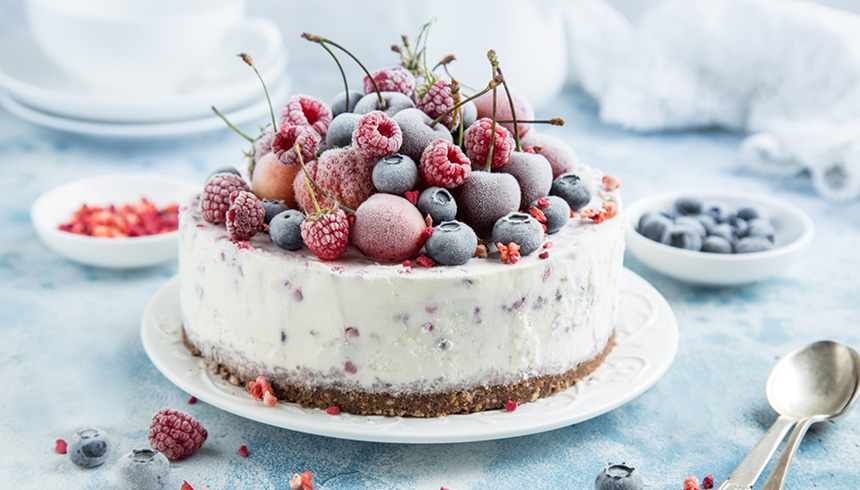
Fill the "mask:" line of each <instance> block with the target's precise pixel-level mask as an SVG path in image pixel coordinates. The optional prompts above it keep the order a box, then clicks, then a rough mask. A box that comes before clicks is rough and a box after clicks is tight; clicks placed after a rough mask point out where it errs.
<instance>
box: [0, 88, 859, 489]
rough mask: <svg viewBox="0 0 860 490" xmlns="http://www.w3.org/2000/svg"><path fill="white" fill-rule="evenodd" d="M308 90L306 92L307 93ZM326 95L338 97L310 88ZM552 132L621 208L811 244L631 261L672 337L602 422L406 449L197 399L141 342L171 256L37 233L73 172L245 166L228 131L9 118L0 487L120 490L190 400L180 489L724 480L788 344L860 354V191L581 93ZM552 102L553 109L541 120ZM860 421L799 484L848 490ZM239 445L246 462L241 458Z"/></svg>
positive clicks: (817, 442) (815, 447)
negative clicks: (620, 115) (761, 204)
mask: <svg viewBox="0 0 860 490" xmlns="http://www.w3.org/2000/svg"><path fill="white" fill-rule="evenodd" d="M311 93H312V94H314V91H311ZM315 95H320V96H322V97H323V98H327V96H328V92H326V93H320V94H315ZM555 110H557V111H558V112H557V113H553V114H548V113H545V114H540V115H546V116H562V117H564V118H565V119H566V120H567V121H568V124H567V125H566V126H565V127H564V128H560V129H558V130H556V131H554V132H555V134H558V135H560V136H563V137H564V138H566V139H567V140H568V141H569V142H570V143H571V144H572V145H573V147H574V148H575V149H576V151H577V153H578V154H579V156H580V158H581V159H582V160H583V161H585V162H587V163H590V164H592V165H595V166H598V167H601V168H602V169H604V170H605V171H607V172H608V173H612V174H616V175H619V176H621V178H622V180H623V181H624V189H623V190H624V193H623V196H624V199H625V200H626V201H628V202H630V201H632V200H635V199H636V198H638V197H642V196H645V195H648V194H651V193H654V192H659V191H663V190H670V189H678V188H685V187H701V186H708V187H724V188H729V189H742V190H748V191H753V192H761V193H764V194H769V195H773V196H776V197H779V198H782V199H785V200H787V201H789V202H792V203H794V204H796V205H798V206H799V207H801V208H803V209H805V210H806V211H807V212H808V213H809V215H810V216H812V217H813V218H814V220H815V222H816V225H817V230H816V236H815V239H814V240H813V243H812V246H811V248H810V249H809V251H808V253H807V254H806V256H805V258H804V260H803V261H802V262H800V263H799V264H797V265H796V266H794V267H793V268H791V269H790V270H788V271H786V272H785V273H784V274H783V275H781V276H780V277H778V278H775V279H772V280H769V281H765V282H762V283H759V284H756V285H752V286H747V287H743V288H728V289H697V288H691V287H688V286H685V285H682V284H680V283H678V282H676V281H674V280H672V279H669V278H667V277H664V276H661V275H659V274H657V273H654V272H651V271H650V270H649V269H647V268H646V267H645V266H643V265H642V264H640V263H638V262H637V261H636V260H634V259H633V258H632V257H630V256H628V257H626V266H627V267H629V268H630V269H632V270H633V271H635V272H637V273H638V274H640V275H642V276H643V277H644V278H646V279H647V280H648V281H649V282H651V283H652V284H653V285H654V286H656V288H657V289H658V290H659V291H660V292H661V293H662V294H663V295H664V296H665V297H666V298H667V300H668V301H669V303H670V304H671V306H672V308H673V309H674V311H675V314H676V316H677V319H678V323H679V328H680V338H681V340H680V346H679V350H678V355H677V358H676V359H675V362H674V364H673V365H672V366H671V368H670V369H669V371H668V372H667V373H666V375H665V376H664V377H663V378H662V379H661V380H660V381H659V382H658V383H657V384H656V385H655V386H654V387H653V388H652V389H650V390H649V391H647V392H646V393H645V394H643V395H642V396H640V397H638V398H637V399H635V400H633V401H632V402H630V403H628V404H626V405H624V406H622V407H621V408H618V409H616V410H614V411H612V412H610V413H607V414H605V415H602V416H600V417H597V418H595V419H592V420H590V421H587V422H584V423H580V424H577V425H574V426H570V427H566V428H562V429H558V430H554V431H551V432H547V433H543V434H536V435H531V436H525V437H518V438H514V439H508V440H499V441H492V442H480V443H467V444H450V445H399V444H377V443H363V442H354V441H346V440H337V439H330V438H325V437H318V436H313V435H307V434H302V433H299V432H292V431H289V430H283V429H278V428H274V427H270V426H267V425H263V424H259V423H256V422H251V421H248V420H245V419H243V418H240V417H238V416H235V415H232V414H229V413H226V412H223V411H221V410H219V409H216V408H214V407H211V406H208V405H206V404H205V403H202V402H198V403H197V404H195V405H187V404H186V400H187V399H188V395H187V394H186V393H183V392H182V391H181V390H179V389H178V388H176V387H174V386H173V385H172V384H171V383H170V382H169V381H168V380H167V379H166V378H165V377H164V376H162V375H161V374H160V373H159V372H158V371H157V370H156V369H155V367H153V365H152V364H151V363H150V361H149V359H148V358H147V356H146V354H145V353H144V351H143V348H142V346H141V341H140V335H139V326H140V319H141V315H142V313H143V310H144V307H145V306H146V304H147V302H148V301H149V300H150V298H151V297H152V296H153V294H154V293H155V291H156V290H157V289H158V288H159V287H160V286H161V285H163V284H164V283H165V281H166V280H167V279H168V278H169V277H171V276H172V275H174V274H175V273H176V265H175V263H170V264H166V265H163V266H160V267H155V268H150V269H144V270H138V271H127V272H113V271H107V270H100V269H95V268H89V267H84V266H80V265H77V264H75V263H71V262H68V261H66V260H64V259H62V258H60V257H59V256H57V255H55V254H54V253H52V252H51V251H49V250H48V249H47V248H46V247H45V246H44V245H42V243H41V242H40V241H39V240H38V238H37V237H36V235H35V233H34V231H33V228H32V226H31V224H30V218H29V208H30V205H31V204H32V202H33V200H34V199H35V198H36V197H37V196H38V195H39V194H40V193H42V192H44V191H46V190H48V189H50V188H52V187H54V186H56V185H59V184H61V183H64V182H67V181H70V180H74V179H77V178H81V177H86V176H93V175H99V174H105V173H115V172H140V171H143V172H155V173H162V174H169V175H173V176H178V177H184V178H190V179H194V180H197V181H199V182H201V183H202V181H203V179H204V178H205V176H206V175H207V174H208V173H209V172H210V171H211V170H212V169H215V168H217V167H221V166H224V165H239V164H240V161H241V150H242V149H243V147H242V143H243V141H242V140H241V139H240V138H238V137H236V136H235V135H233V134H232V133H230V132H229V131H228V130H224V131H221V132H218V133H213V134H208V135H200V136H195V137H186V138H182V139H176V140H161V141H157V142H137V143H135V142H118V141H99V140H97V139H91V138H83V137H78V136H75V135H70V134H64V133H60V132H55V131H51V130H46V129H42V128H39V127H36V126H33V125H30V124H28V123H25V122H22V121H19V120H17V119H15V118H14V117H12V116H11V115H9V114H8V113H6V112H5V111H2V110H0V168H2V173H0V180H2V189H3V191H2V193H0V209H2V213H0V230H2V231H0V237H2V239H0V319H2V323H0V345H2V347H0V379H2V384H0V400H2V401H0V455H2V457H0V482H3V483H2V484H0V486H2V487H3V488H92V489H96V488H110V487H111V486H112V483H111V482H112V476H113V461H114V460H115V459H116V458H117V457H118V456H119V455H120V454H124V453H126V452H128V451H130V450H131V449H133V448H140V447H146V446H147V445H148V444H147V440H146V436H147V430H148V425H149V420H150V417H151V416H152V414H153V413H154V412H156V411H157V410H158V409H160V408H162V407H164V406H170V407H173V408H177V409H180V410H186V411H188V412H190V413H192V414H193V415H194V416H195V417H197V418H198V419H200V420H201V421H202V422H203V424H204V425H205V427H206V428H207V429H208V431H209V439H208V441H207V442H206V444H205V445H204V446H203V448H202V449H201V450H200V451H199V452H198V453H197V454H195V455H194V456H193V457H192V458H189V459H188V460H185V461H181V462H179V463H176V464H174V465H172V466H173V470H172V472H173V479H174V484H172V485H171V486H170V487H168V488H173V489H178V488H179V486H180V485H181V483H182V481H183V480H187V481H188V482H189V483H191V484H192V485H193V486H194V487H195V488H201V487H204V486H208V487H210V488H211V489H213V490H223V489H230V488H281V489H283V488H288V485H287V481H288V480H289V478H290V477H291V476H292V475H293V473H294V472H298V471H304V470H311V471H312V472H313V474H314V479H315V482H316V484H317V487H316V488H322V489H353V488H356V489H359V488H361V489H363V488H368V489H369V488H373V489H377V490H381V489H404V488H410V489H411V488H415V489H428V490H429V489H433V490H436V489H438V488H440V487H441V486H444V487H447V488H450V489H451V490H468V489H489V488H494V489H495V488H500V489H502V488H505V489H506V488H510V489H514V488H576V489H589V488H593V481H594V478H595V476H596V475H597V473H598V472H599V471H600V469H601V468H602V467H603V466H604V465H605V464H606V463H608V462H622V461H626V462H628V463H629V464H631V465H633V466H635V467H637V468H639V469H640V471H641V472H642V474H643V475H644V477H645V480H646V482H647V488H651V489H680V488H681V487H682V482H683V479H684V477H686V476H689V475H695V476H697V477H699V478H700V479H701V478H702V477H703V476H705V475H707V474H709V473H711V474H713V475H714V477H715V478H716V479H717V481H718V482H719V481H721V480H722V479H724V478H725V477H726V476H727V475H728V474H729V473H730V472H731V470H732V469H733V468H734V467H735V466H736V465H737V464H738V463H739V462H740V460H741V459H742V458H743V456H744V455H745V454H746V453H747V452H748V451H749V450H750V449H751V448H752V447H753V446H754V445H755V444H756V442H758V440H759V438H760V437H761V436H762V435H763V434H764V432H765V430H766V429H767V427H768V426H769V425H770V423H771V422H772V421H773V420H774V419H775V418H776V415H775V413H774V412H773V410H771V409H770V407H769V406H768V404H767V401H766V399H765V390H764V388H765V381H766V379H767V376H768V373H769V371H770V369H771V367H772V366H773V365H774V363H775V362H776V360H777V359H778V358H779V357H780V356H781V355H783V354H785V353H787V352H789V351H791V350H794V349H796V348H798V347H800V346H802V345H805V344H807V343H809V342H812V341H815V340H820V339H833V340H837V341H841V342H845V343H847V344H849V345H853V346H854V347H860V329H858V324H857V322H858V317H860V315H858V313H860V307H858V297H860V277H858V274H860V256H858V252H857V251H858V250H860V202H857V201H855V202H852V203H847V204H837V203H832V202H827V201H824V200H822V199H821V198H820V197H819V196H817V195H816V194H815V192H814V191H813V190H812V187H811V185H810V183H809V181H808V180H807V179H805V178H803V177H798V178H794V179H791V180H773V179H768V178H763V177H760V176H757V175H754V174H751V173H750V172H748V171H747V170H745V169H744V167H743V165H742V164H741V162H740V160H739V158H738V152H737V145H738V142H739V140H740V138H739V136H737V135H732V134H727V133H724V132H718V131H713V132H695V133H674V134H659V135H641V134H634V133H629V132H625V131H623V130H620V129H617V128H612V127H607V126H604V125H601V124H600V123H599V122H598V120H597V118H596V109H595V108H594V107H593V106H592V105H591V104H590V103H589V102H587V101H584V100H581V99H580V98H578V97H577V96H576V95H575V94H573V93H572V92H568V93H566V97H565V98H564V100H563V101H562V102H560V103H559V105H558V107H556V108H555ZM544 112H546V111H544ZM858 421H860V414H858V413H857V412H856V411H855V412H854V413H852V414H851V415H849V416H848V417H847V418H845V419H844V420H842V421H841V422H839V424H838V425H835V426H828V427H821V428H818V429H813V431H812V432H811V433H810V434H809V435H808V436H807V438H806V440H805V442H804V444H803V446H802V447H801V449H800V452H799V454H798V456H797V459H796V462H795V464H794V466H793V468H792V471H791V474H790V477H789V487H790V488H827V489H835V488H840V489H841V488H849V487H850V488H854V484H856V483H857V482H860V424H858ZM83 426H97V427H100V428H102V429H104V430H106V431H108V432H109V433H110V434H111V435H112V437H113V444H114V453H113V455H112V458H111V461H110V463H109V464H106V465H104V466H103V467H99V468H96V469H93V470H84V469H81V468H78V467H77V466H75V465H74V464H72V463H71V462H70V460H69V458H68V457H66V456H61V455H59V454H56V453H55V452H54V441H55V440H56V439H58V438H63V439H68V438H70V436H71V435H72V434H73V433H74V432H75V430H77V429H78V428H80V427H83ZM243 444H244V445H247V446H248V447H249V449H250V452H251V454H250V456H249V457H247V458H240V457H239V456H238V455H237V454H236V450H237V448H238V447H239V446H240V445H243Z"/></svg>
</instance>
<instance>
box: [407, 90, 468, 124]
mask: <svg viewBox="0 0 860 490" xmlns="http://www.w3.org/2000/svg"><path fill="white" fill-rule="evenodd" d="M415 107H417V108H419V109H421V110H422V111H424V113H425V114H427V115H428V116H430V117H431V118H433V119H436V118H437V117H439V116H441V115H442V114H444V113H445V112H447V111H448V110H450V109H451V108H452V107H454V97H453V96H452V95H451V85H450V84H449V83H448V82H447V81H445V80H439V81H437V82H436V83H434V84H433V85H431V86H430V87H428V88H427V91H426V92H425V93H424V95H422V96H421V98H419V99H418V101H417V102H416V103H415ZM440 124H442V125H443V126H445V127H446V128H452V127H455V126H457V125H459V124H460V116H459V114H458V112H457V111H452V112H451V113H450V114H448V115H447V116H445V117H444V118H442V120H441V121H440Z"/></svg>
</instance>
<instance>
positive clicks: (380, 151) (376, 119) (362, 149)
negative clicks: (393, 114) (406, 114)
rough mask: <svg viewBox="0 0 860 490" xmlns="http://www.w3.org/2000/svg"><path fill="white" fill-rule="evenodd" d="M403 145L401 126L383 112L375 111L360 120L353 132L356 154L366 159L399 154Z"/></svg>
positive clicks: (353, 144)
mask: <svg viewBox="0 0 860 490" xmlns="http://www.w3.org/2000/svg"><path fill="white" fill-rule="evenodd" d="M402 143H403V133H402V132H400V126H399V125H398V124H397V123H396V122H394V120H393V119H391V118H390V117H388V115H386V114H385V113H384V112H382V111H373V112H369V113H367V114H365V115H364V116H362V117H361V119H359V121H358V124H356V125H355V130H354V131H353V132H352V146H353V148H355V153H356V154H357V155H359V156H362V157H364V158H381V157H385V156H388V155H393V154H395V153H397V150H399V149H400V145H401V144H402Z"/></svg>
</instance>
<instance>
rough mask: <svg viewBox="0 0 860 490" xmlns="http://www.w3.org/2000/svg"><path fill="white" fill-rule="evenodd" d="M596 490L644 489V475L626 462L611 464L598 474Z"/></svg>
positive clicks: (595, 483)
mask: <svg viewBox="0 0 860 490" xmlns="http://www.w3.org/2000/svg"><path fill="white" fill-rule="evenodd" d="M594 488H595V490H642V489H644V488H645V483H644V482H643V481H642V475H640V474H639V472H638V471H636V469H635V468H631V467H629V466H627V465H625V464H611V465H609V466H607V467H606V468H603V470H602V471H601V472H600V473H599V474H598V475H597V479H596V480H595V481H594Z"/></svg>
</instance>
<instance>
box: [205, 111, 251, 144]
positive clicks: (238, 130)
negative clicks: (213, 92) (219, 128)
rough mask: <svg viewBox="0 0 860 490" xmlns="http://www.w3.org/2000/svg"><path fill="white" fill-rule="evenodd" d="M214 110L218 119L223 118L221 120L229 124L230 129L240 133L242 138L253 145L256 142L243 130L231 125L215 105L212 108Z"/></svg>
mask: <svg viewBox="0 0 860 490" xmlns="http://www.w3.org/2000/svg"><path fill="white" fill-rule="evenodd" d="M212 110H213V111H214V112H215V114H217V115H218V117H220V118H221V120H223V121H224V122H225V123H227V126H229V127H230V129H232V130H233V131H236V132H237V133H239V135H240V136H241V137H243V138H245V139H246V140H248V141H250V142H251V143H253V142H254V138H252V137H250V136H248V135H247V134H245V133H243V132H242V130H241V129H239V128H237V127H236V126H234V125H233V123H231V122H230V121H229V120H228V119H227V117H226V116H225V115H224V114H221V112H220V111H218V109H216V108H215V106H214V105H213V106H212Z"/></svg>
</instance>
